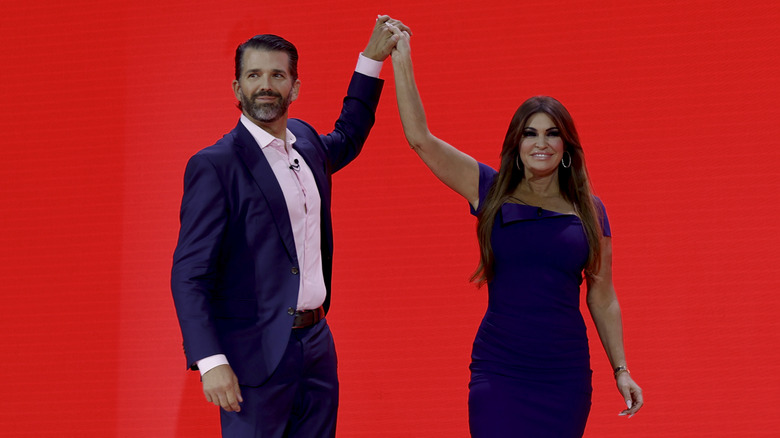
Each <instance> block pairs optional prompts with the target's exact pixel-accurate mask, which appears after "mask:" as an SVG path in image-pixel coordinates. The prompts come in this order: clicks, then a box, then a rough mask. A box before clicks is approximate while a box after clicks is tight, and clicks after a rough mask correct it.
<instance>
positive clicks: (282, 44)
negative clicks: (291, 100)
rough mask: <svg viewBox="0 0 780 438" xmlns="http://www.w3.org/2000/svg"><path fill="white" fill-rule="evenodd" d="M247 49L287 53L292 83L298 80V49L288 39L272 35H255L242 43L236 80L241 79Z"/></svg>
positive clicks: (237, 59)
mask: <svg viewBox="0 0 780 438" xmlns="http://www.w3.org/2000/svg"><path fill="white" fill-rule="evenodd" d="M246 49H254V50H266V51H271V52H285V53H287V55H288V57H289V58H290V76H291V77H292V81H293V82H295V81H296V80H298V49H296V48H295V46H294V45H293V43H291V42H289V41H287V40H286V39H284V38H282V37H280V36H277V35H271V34H263V35H255V36H253V37H252V38H249V39H248V40H246V41H244V42H243V43H241V44H240V45H239V46H238V47H237V48H236V80H239V79H240V77H241V69H242V67H243V61H244V52H245V51H246Z"/></svg>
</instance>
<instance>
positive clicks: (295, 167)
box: [290, 158, 301, 172]
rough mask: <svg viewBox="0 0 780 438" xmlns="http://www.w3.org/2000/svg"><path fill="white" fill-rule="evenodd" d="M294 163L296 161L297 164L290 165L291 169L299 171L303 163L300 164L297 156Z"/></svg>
mask: <svg viewBox="0 0 780 438" xmlns="http://www.w3.org/2000/svg"><path fill="white" fill-rule="evenodd" d="M293 163H295V164H291V165H290V169H291V170H294V171H296V172H297V171H298V169H300V168H301V165H300V164H298V159H297V158H296V159H294V160H293Z"/></svg>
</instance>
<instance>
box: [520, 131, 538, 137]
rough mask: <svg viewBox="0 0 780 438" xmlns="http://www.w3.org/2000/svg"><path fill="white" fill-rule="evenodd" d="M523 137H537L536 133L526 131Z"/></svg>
mask: <svg viewBox="0 0 780 438" xmlns="http://www.w3.org/2000/svg"><path fill="white" fill-rule="evenodd" d="M523 137H536V132H535V131H524V132H523Z"/></svg>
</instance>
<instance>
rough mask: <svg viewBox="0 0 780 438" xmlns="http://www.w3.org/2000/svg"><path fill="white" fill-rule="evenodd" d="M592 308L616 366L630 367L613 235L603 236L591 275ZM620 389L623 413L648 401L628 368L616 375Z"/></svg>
mask: <svg viewBox="0 0 780 438" xmlns="http://www.w3.org/2000/svg"><path fill="white" fill-rule="evenodd" d="M587 301H588V309H589V310H590V315H591V317H592V318H593V322H594V323H595V324H596V330H597V331H598V332H599V338H601V344H602V345H603V346H604V351H605V352H606V353H607V358H608V359H609V363H610V365H612V369H613V370H614V369H616V368H617V367H626V366H627V364H626V356H625V352H624V349H623V322H622V317H621V314H620V304H619V303H618V299H617V294H616V293H615V287H614V286H613V285H612V238H610V237H602V239H601V268H600V270H599V272H598V274H597V275H594V276H593V277H590V278H588V297H587ZM615 380H616V383H617V387H618V391H620V393H621V394H622V395H623V398H624V399H625V401H626V407H627V409H625V410H624V411H622V412H621V413H620V414H621V415H628V416H632V415H634V414H635V413H637V411H639V409H640V408H641V407H642V405H643V404H644V399H643V397H642V389H641V388H640V387H639V385H637V384H636V382H634V380H633V379H632V378H631V374H630V373H629V372H628V369H627V368H626V369H625V371H623V370H621V371H618V372H617V373H616V375H615Z"/></svg>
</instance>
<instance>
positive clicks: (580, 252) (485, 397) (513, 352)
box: [469, 163, 610, 438]
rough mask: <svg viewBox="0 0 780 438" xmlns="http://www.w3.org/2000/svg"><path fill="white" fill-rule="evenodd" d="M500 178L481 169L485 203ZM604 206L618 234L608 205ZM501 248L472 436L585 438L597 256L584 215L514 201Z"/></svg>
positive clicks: (500, 220) (480, 346)
mask: <svg viewBox="0 0 780 438" xmlns="http://www.w3.org/2000/svg"><path fill="white" fill-rule="evenodd" d="M496 175H497V173H496V171H495V170H493V169H492V168H490V167H488V166H486V165H484V164H481V163H480V165H479V205H480V206H481V205H482V204H483V202H484V200H485V197H486V195H487V191H488V189H489V188H490V185H491V184H492V182H493V179H494V178H495V176H496ZM597 206H598V207H599V208H601V211H602V213H603V219H602V222H601V224H602V228H603V232H604V235H605V236H609V235H610V231H609V222H608V221H607V218H606V212H605V211H604V208H603V205H602V204H601V202H600V201H598V199H597ZM472 214H476V212H475V211H473V209H472ZM491 242H492V245H493V252H494V256H495V276H494V278H493V280H492V281H491V282H490V283H489V284H488V307H487V311H486V313H485V316H484V318H483V319H482V323H481V324H480V326H479V330H478V332H477V336H476V339H475V340H474V346H473V350H472V355H471V359H472V361H471V366H470V369H471V382H470V383H469V427H470V429H471V434H472V436H473V437H490V438H493V437H534V438H541V437H555V438H565V437H581V436H582V434H583V431H584V429H585V423H586V421H587V419H588V413H589V412H590V397H591V392H592V388H591V374H592V372H591V370H590V355H589V353H588V339H587V336H586V330H585V322H584V320H583V317H582V314H581V312H580V285H581V284H582V280H583V277H582V270H583V268H584V266H585V263H586V262H587V259H588V242H587V239H586V237H585V231H584V229H583V228H582V222H581V221H580V219H579V218H578V217H577V216H575V215H571V214H562V213H557V212H554V211H549V210H544V209H542V208H539V207H534V206H529V205H523V204H513V203H506V204H504V205H503V206H502V207H501V209H500V211H499V212H498V214H497V215H496V220H495V224H494V226H493V233H492V236H491Z"/></svg>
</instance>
